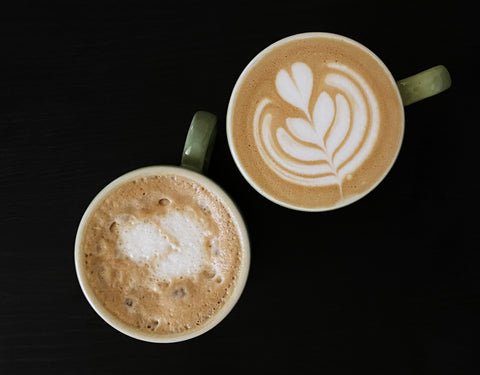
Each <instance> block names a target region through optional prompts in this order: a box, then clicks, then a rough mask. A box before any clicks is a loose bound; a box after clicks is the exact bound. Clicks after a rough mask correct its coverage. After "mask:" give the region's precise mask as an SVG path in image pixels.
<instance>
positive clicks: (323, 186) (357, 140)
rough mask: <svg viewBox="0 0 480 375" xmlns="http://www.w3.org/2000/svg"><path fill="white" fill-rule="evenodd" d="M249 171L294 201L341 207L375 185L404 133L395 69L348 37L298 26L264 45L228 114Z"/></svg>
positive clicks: (237, 153) (233, 142)
mask: <svg viewBox="0 0 480 375" xmlns="http://www.w3.org/2000/svg"><path fill="white" fill-rule="evenodd" d="M227 125H228V129H227V131H228V136H229V143H230V148H231V150H232V153H233V156H234V159H235V161H236V163H237V165H238V166H239V168H240V170H241V172H242V174H243V175H244V176H245V177H246V178H247V180H248V181H249V182H250V183H251V184H252V185H253V186H254V187H255V188H256V189H257V190H258V191H259V192H261V193H262V194H264V195H265V196H267V197H268V198H270V199H272V200H273V201H275V202H277V203H280V204H283V205H286V206H287V207H292V208H298V209H303V210H326V209H331V208H337V207H341V206H343V205H346V204H348V203H351V202H352V201H355V200H356V199H358V198H360V197H361V196H363V195H365V194H366V193H367V192H369V191H370V190H371V189H373V188H374V187H375V186H376V185H377V184H378V183H379V182H380V181H381V180H382V179H383V177H384V176H385V175H386V173H387V172H388V171H389V169H390V168H391V166H392V164H393V162H394V161H395V158H396V156H397V153H398V151H399V148H400V144H401V141H402V137H403V126H404V118H403V105H402V102H401V99H400V95H399V92H398V89H397V86H396V83H395V81H394V80H393V78H392V76H391V74H390V73H389V71H388V70H387V68H386V67H385V66H384V64H383V63H382V62H381V61H380V60H379V59H378V58H377V57H376V56H375V55H374V54H373V53H372V52H370V51H369V50H368V49H366V48H365V47H363V46H362V45H360V44H358V43H357V42H354V41H352V40H350V39H348V38H345V37H341V36H337V35H333V34H327V33H310V34H300V35H298V36H295V37H290V38H287V39H284V40H282V41H280V42H277V43H275V44H273V45H272V46H270V47H269V48H267V49H266V50H264V51H263V52H262V53H260V54H259V55H258V56H257V57H256V58H255V59H254V60H252V62H251V63H250V64H249V65H248V66H247V68H246V69H245V71H244V72H243V73H242V75H241V76H240V78H239V80H238V82H237V84H236V86H235V89H234V91H233V94H232V97H231V99H230V104H229V109H228V114H227Z"/></svg>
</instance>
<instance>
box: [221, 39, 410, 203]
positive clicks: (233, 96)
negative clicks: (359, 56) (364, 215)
mask: <svg viewBox="0 0 480 375" xmlns="http://www.w3.org/2000/svg"><path fill="white" fill-rule="evenodd" d="M319 37H320V38H322V37H323V38H332V39H339V40H342V41H345V42H347V43H351V44H353V45H355V46H357V47H359V48H360V49H362V50H364V51H365V52H367V53H368V54H369V55H371V56H372V57H373V58H374V60H376V61H377V62H378V64H379V65H380V66H381V67H382V68H383V69H384V71H385V72H386V73H387V76H388V78H389V80H390V81H391V82H392V84H393V87H394V89H395V92H396V94H397V98H398V100H399V102H400V103H401V108H402V111H401V116H402V118H401V123H402V130H401V134H400V139H399V144H398V148H397V150H396V153H395V155H394V157H393V159H392V162H391V163H390V165H389V166H388V168H386V169H385V172H384V173H383V175H382V176H381V177H380V178H379V179H378V180H377V181H376V182H375V183H374V184H373V185H372V186H370V188H369V189H368V190H367V191H365V192H363V193H362V194H359V195H354V196H352V197H350V199H347V200H342V202H340V203H339V204H337V205H334V206H331V207H303V206H297V205H294V204H289V203H286V202H283V201H281V200H279V199H277V198H275V197H273V196H271V195H270V194H268V193H267V192H265V190H263V189H262V188H261V187H260V186H259V185H258V184H257V183H256V182H255V181H254V180H253V178H251V177H250V175H249V174H248V173H247V171H246V170H245V169H244V168H243V166H242V163H241V162H240V160H239V157H238V155H237V152H236V150H235V147H234V142H233V135H232V126H231V123H232V115H233V114H232V112H233V107H234V102H235V99H236V95H237V93H238V91H239V89H240V87H241V85H242V82H243V80H244V78H245V76H246V75H247V74H248V73H249V72H250V70H251V69H252V68H253V67H254V66H255V65H256V64H257V62H258V61H259V60H260V59H262V57H263V56H264V55H266V54H267V53H269V52H270V51H272V50H273V49H275V48H276V47H278V46H280V45H282V44H285V43H288V42H290V41H292V40H299V39H307V38H319ZM226 128H227V129H226V130H227V141H228V148H229V149H230V153H231V155H232V157H233V160H234V162H235V164H236V166H237V168H238V170H239V171H240V173H241V174H242V176H243V178H245V180H246V181H247V182H248V183H249V184H250V186H252V187H253V188H254V189H255V190H256V191H257V192H258V193H260V194H261V195H262V196H263V197H265V198H267V199H268V200H270V201H272V202H273V203H276V204H278V205H279V206H283V207H285V208H289V209H292V210H297V211H304V212H325V211H333V210H336V209H339V208H342V207H345V206H348V205H350V204H352V203H354V202H356V201H358V200H360V199H362V198H364V197H365V196H366V195H368V194H369V193H370V192H371V191H372V190H374V189H375V188H376V187H377V186H378V185H379V184H380V183H381V182H382V181H383V180H384V179H385V177H386V176H387V175H388V173H389V172H390V170H391V169H392V167H393V165H394V164H395V161H396V160H397V158H398V155H399V153H400V149H401V147H402V143H403V139H404V135H405V107H404V105H403V103H402V99H401V96H400V91H399V89H398V86H397V84H396V81H395V79H394V77H393V75H392V73H391V72H390V69H388V67H387V66H386V65H385V63H384V62H383V61H382V60H381V59H380V58H379V57H378V56H377V55H376V54H375V53H374V52H373V51H371V50H370V49H369V48H367V47H366V46H365V45H363V44H361V43H360V42H357V41H356V40H354V39H351V38H349V37H346V36H344V35H340V34H336V33H331V32H320V31H319V32H317V31H315V32H305V33H299V34H294V35H290V36H287V37H285V38H282V39H279V40H277V41H276V42H274V43H272V44H270V45H268V46H267V47H265V48H264V49H263V50H261V51H260V52H259V53H258V54H257V55H256V56H255V57H254V58H253V59H251V60H250V62H249V63H248V64H247V65H246V66H245V68H244V69H243V70H242V72H241V73H240V75H239V77H238V78H237V80H236V82H235V85H234V87H233V90H232V93H231V95H230V99H229V102H228V108H227V114H226Z"/></svg>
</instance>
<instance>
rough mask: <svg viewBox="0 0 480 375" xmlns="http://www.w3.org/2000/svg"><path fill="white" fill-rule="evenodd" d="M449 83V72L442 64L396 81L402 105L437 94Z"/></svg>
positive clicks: (447, 86)
mask: <svg viewBox="0 0 480 375" xmlns="http://www.w3.org/2000/svg"><path fill="white" fill-rule="evenodd" d="M451 84H452V79H451V78H450V73H449V72H448V70H447V68H445V67H444V66H443V65H437V66H434V67H433V68H430V69H427V70H424V71H423V72H420V73H418V74H415V75H413V76H410V77H407V78H404V79H401V80H400V81H398V82H397V86H398V90H399V91H400V96H401V97H402V102H403V105H404V106H407V105H409V104H412V103H415V102H418V101H419V100H423V99H426V98H428V97H430V96H433V95H436V94H439V93H441V92H442V91H445V90H446V89H448V88H449V87H450V86H451Z"/></svg>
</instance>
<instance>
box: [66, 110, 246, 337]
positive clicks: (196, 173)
mask: <svg viewBox="0 0 480 375" xmlns="http://www.w3.org/2000/svg"><path fill="white" fill-rule="evenodd" d="M216 120H217V119H216V116H215V115H212V114H210V113H208V112H197V113H196V114H195V116H194V118H193V120H192V124H191V126H190V129H189V132H188V135H187V139H186V142H185V147H184V152H183V155H182V162H181V166H178V167H177V166H152V167H146V168H141V169H138V170H135V171H132V172H129V173H127V174H125V175H123V176H121V177H119V178H117V179H116V180H114V181H113V182H111V183H110V184H109V185H107V186H106V187H105V188H104V189H103V190H102V191H101V192H100V193H99V194H98V195H97V196H96V197H95V198H94V200H93V201H92V202H91V203H90V205H89V207H88V208H87V210H86V211H85V213H84V215H83V217H82V220H81V222H80V225H79V227H78V231H77V235H76V240H75V253H74V257H75V268H76V273H77V277H78V280H79V283H80V286H81V289H82V291H83V293H84V295H85V297H86V299H87V300H88V302H89V303H90V305H91V306H92V307H93V309H94V310H95V311H96V312H97V313H98V315H100V317H101V318H103V319H104V320H105V321H106V322H107V323H108V324H109V325H111V326H112V327H113V328H115V329H117V330H118V331H120V332H122V333H124V334H126V335H128V336H130V337H133V338H136V339H139V340H143V341H148V342H155V343H170V342H177V341H184V340H188V339H191V338H193V337H196V336H199V335H201V334H203V333H205V332H207V331H208V330H210V329H211V328H213V327H214V326H216V325H217V324H218V323H220V322H221V321H222V320H223V319H224V318H225V317H226V316H227V315H228V313H229V312H230V311H231V310H232V308H233V307H234V305H235V304H236V303H237V301H238V299H239V298H240V295H241V293H242V291H243V289H244V287H245V284H246V280H247V276H248V271H249V265H250V244H249V239H248V234H247V230H246V227H245V224H244V221H243V219H242V216H241V214H240V213H239V211H238V209H237V207H236V206H235V204H234V203H233V201H232V200H231V199H230V198H229V196H228V195H227V194H226V193H225V192H224V191H223V190H222V189H221V188H220V187H219V186H218V185H217V184H216V183H214V182H213V181H212V180H210V179H209V178H207V177H205V176H204V175H203V173H204V171H205V169H206V166H207V164H208V161H209V158H210V154H211V149H212V145H213V141H214V137H215V131H216ZM162 178H167V179H168V181H170V182H168V183H171V184H172V186H174V187H176V186H183V185H184V186H186V189H192V191H193V193H192V194H191V196H189V197H186V199H187V202H190V200H191V201H192V202H196V203H195V207H193V208H194V209H195V210H197V211H198V212H200V213H202V215H203V216H198V215H197V214H195V212H193V211H192V209H191V207H190V206H188V205H186V206H185V207H184V208H182V210H183V211H165V209H166V208H168V207H167V206H168V205H170V206H171V205H173V203H172V202H170V201H169V199H166V198H163V199H159V198H158V197H156V198H154V199H155V200H154V202H155V204H156V205H157V206H158V207H157V208H156V209H158V210H163V211H159V212H167V214H163V213H162V215H163V216H158V217H156V220H157V221H151V222H147V221H146V220H145V219H139V218H135V215H137V214H136V213H135V212H134V213H133V214H122V215H120V216H118V220H116V221H114V222H113V223H112V224H110V223H107V224H106V226H107V227H109V228H110V230H111V231H112V230H115V231H116V232H117V233H119V234H118V238H119V239H118V240H117V245H116V249H114V251H113V257H112V259H113V260H112V261H115V262H124V261H127V263H126V264H127V266H128V267H129V268H130V269H131V270H132V271H131V272H133V269H135V268H138V269H139V270H140V272H139V273H137V274H136V275H137V276H135V277H139V276H138V275H140V277H142V276H141V275H143V272H144V271H145V275H144V277H145V278H147V275H149V272H150V270H152V269H155V271H156V272H157V274H158V275H160V276H159V281H158V282H156V281H155V282H153V283H152V282H150V281H149V282H148V283H149V284H148V285H150V287H151V290H147V291H146V292H145V299H148V298H151V295H152V293H153V295H154V291H155V290H156V289H157V285H158V287H159V288H160V287H164V288H165V290H166V291H168V293H167V292H165V294H168V296H169V298H170V299H171V300H174V301H179V302H178V303H179V304H180V306H179V308H176V307H175V306H174V305H168V306H167V305H165V306H163V305H160V307H159V309H158V310H161V311H158V312H154V315H155V319H154V323H148V325H147V326H146V327H143V328H145V329H143V328H142V329H141V328H139V327H135V326H134V325H132V324H130V323H128V322H125V321H124V320H122V319H121V318H119V315H118V314H117V313H116V312H115V311H112V309H113V310H114V309H115V308H111V307H106V306H107V305H108V304H107V303H106V302H104V301H103V300H102V298H103V299H105V300H108V303H109V304H110V305H112V306H115V299H118V298H117V297H116V295H115V294H111V295H108V293H107V295H106V296H99V295H98V294H97V293H96V292H95V291H94V288H93V287H92V284H91V283H90V282H89V280H90V278H89V275H88V273H90V272H91V273H92V274H93V273H94V272H95V273H96V272H97V270H98V272H99V274H101V276H100V277H99V280H100V281H99V282H100V283H103V282H104V283H106V284H108V283H110V284H112V285H113V287H115V285H114V284H115V283H120V282H125V283H128V282H129V281H128V280H125V279H126V277H123V278H122V277H120V276H118V274H120V275H121V272H122V270H116V269H115V268H114V267H113V268H111V269H109V270H108V269H107V270H105V269H104V268H103V267H102V265H101V264H100V265H99V266H96V268H95V271H94V270H93V268H92V271H89V268H88V267H87V266H86V264H87V262H90V263H92V262H94V260H93V259H92V257H93V256H95V254H93V255H92V254H91V253H90V254H89V252H90V250H87V251H85V250H84V248H85V246H86V245H85V243H86V232H87V230H88V225H89V222H90V221H92V217H93V215H94V214H95V212H98V207H99V205H100V204H101V203H102V202H104V201H106V199H107V198H108V197H110V196H112V194H113V193H112V192H114V191H118V189H119V188H120V187H122V186H124V185H125V184H127V183H131V184H137V185H139V184H141V183H143V182H142V181H148V179H159V180H161V179H162ZM182 184H183V185H182ZM132 186H133V185H132ZM116 189H117V190H116ZM170 190H172V191H173V193H172V194H176V193H177V192H175V189H170ZM196 192H198V194H197V193H196ZM202 192H203V193H202ZM122 194H123V193H122ZM149 194H150V193H149ZM155 194H156V191H152V192H151V194H150V195H151V196H155ZM202 194H203V196H205V201H202V198H201V197H202ZM137 195H139V198H138V200H139V201H141V200H142V199H145V198H144V196H145V193H143V196H142V194H137ZM147 195H148V194H147ZM175 196H176V195H175ZM178 196H181V195H178ZM122 197H123V195H122ZM159 197H160V195H159ZM199 197H200V198H199ZM182 199H183V198H182ZM208 199H211V201H212V202H214V204H213V206H208V204H209V202H210V201H209V200H208ZM117 203H118V204H117ZM122 204H123V203H122V202H114V203H113V205H112V207H116V206H119V205H120V206H121V205H122ZM125 206H126V207H128V204H126V205H125ZM218 207H219V208H218ZM217 208H218V210H217ZM142 210H144V211H145V210H147V211H148V207H147V208H142ZM217 211H218V212H220V213H221V214H222V215H224V216H223V217H222V218H223V219H224V221H225V225H224V226H219V227H220V228H224V227H225V228H230V229H229V230H230V231H231V233H233V234H234V237H232V238H230V237H229V233H230V232H228V231H227V232H228V233H225V232H222V233H217V234H216V236H217V237H218V238H217V237H215V238H214V236H213V235H212V233H210V227H208V225H207V224H208V223H207V224H205V223H206V221H208V220H210V221H212V222H213V221H215V220H217V219H218V218H217V217H216V216H215V215H216V212H217ZM139 212H140V211H139ZM168 212H170V213H169V214H168ZM178 212H180V213H182V212H186V214H185V215H186V216H184V217H183V216H182V215H183V214H178ZM192 212H193V213H192ZM137 216H138V215H137ZM151 217H154V218H155V216H151ZM211 217H213V219H211ZM162 220H163V221H162ZM99 222H100V223H102V221H101V220H99ZM95 225H96V226H97V227H98V225H97V224H95ZM222 225H223V224H222ZM162 226H163V227H162ZM165 228H166V229H165ZM232 228H233V229H232ZM94 230H97V229H94ZM185 231H190V232H191V234H186V237H185V239H184V240H182V232H185ZM142 236H143V237H144V238H142ZM145 236H146V237H145ZM208 236H210V237H208ZM120 240H121V241H123V242H121V243H120V242H118V241H120ZM234 240H235V241H236V242H234ZM182 241H183V242H182ZM195 241H196V242H195ZM222 241H224V242H225V243H227V245H228V244H229V243H234V244H237V245H235V246H237V248H238V249H236V248H235V247H234V245H232V248H234V249H236V250H235V251H237V252H236V253H235V256H234V257H233V258H234V259H235V261H236V263H235V265H234V266H232V267H233V268H234V269H233V270H232V269H229V268H225V269H221V267H220V265H219V263H220V261H217V260H215V262H217V263H215V264H213V263H212V267H210V268H206V269H205V270H203V271H202V275H203V276H201V277H203V278H204V280H206V281H205V283H210V284H209V285H213V287H210V286H209V287H208V292H209V293H210V290H211V289H212V290H213V291H212V293H213V292H215V291H216V290H220V292H221V293H222V294H221V298H222V299H221V303H220V302H218V303H217V302H215V301H214V302H215V303H212V304H213V305H214V306H213V307H212V308H210V307H208V306H207V305H208V303H210V301H209V300H207V299H205V300H203V298H202V297H201V296H200V297H198V298H197V299H196V300H195V301H193V302H194V303H192V302H189V303H188V304H187V302H185V303H184V302H183V301H182V299H184V300H186V298H187V297H189V293H190V290H191V289H192V288H193V289H195V288H196V286H195V280H196V278H197V276H196V275H195V274H194V272H200V271H198V270H197V269H196V268H195V267H197V268H199V267H201V266H202V264H201V262H202V259H201V258H199V254H198V252H199V250H198V249H197V248H196V246H197V243H198V244H201V243H207V242H208V244H209V247H210V248H212V254H211V259H214V257H215V256H217V255H218V253H220V252H221V251H222V250H223V249H222V248H221V246H223V245H222ZM135 242H139V243H141V244H142V246H141V248H139V249H137V248H135V246H136V245H135ZM192 244H193V245H192ZM227 245H225V246H227ZM102 246H108V243H107V245H105V241H104V240H103V239H100V241H96V242H94V245H93V247H94V248H96V247H98V248H101V247H102ZM159 251H164V252H165V253H164V254H160V255H158V254H153V253H155V252H159ZM93 253H95V250H93ZM152 254H153V256H157V255H158V256H157V258H158V259H157V261H156V263H154V262H153V261H151V259H152ZM220 256H221V255H220ZM122 259H123V260H122ZM125 259H126V260H125ZM149 259H150V260H149ZM222 259H223V258H222ZM132 260H133V261H132ZM178 260H180V262H183V263H184V264H176V263H175V262H176V261H178ZM128 262H129V263H128ZM148 262H150V264H149V265H148V266H147V268H142V267H144V265H145V264H146V263H148ZM137 263H138V264H139V265H138V264H137ZM119 264H120V263H119ZM130 265H133V266H130ZM92 267H93V266H92ZM215 267H216V268H215ZM232 267H230V268H232ZM143 270H144V271H143ZM192 270H193V271H192ZM107 271H108V272H107ZM129 272H130V271H129ZM189 272H190V273H192V272H193V276H192V277H191V279H192V280H193V281H192V280H187V279H188V278H189V277H190V276H188V275H190V274H189ZM229 272H230V273H231V274H232V275H233V276H232V277H231V280H230V281H229V282H228V283H229V284H228V285H226V283H227V281H228V280H226V279H227V278H228V277H229V276H228V275H230V273H229ZM184 274H187V276H184ZM165 275H166V276H168V277H170V278H176V279H178V280H180V281H178V282H179V283H180V284H179V285H185V286H180V287H175V285H174V282H172V281H169V282H166V281H164V280H163V279H162V277H164V276H165ZM149 277H150V276H149ZM198 278H200V276H198ZM202 280H203V279H202ZM187 281H188V283H189V284H188V283H187ZM169 283H170V284H172V285H169ZM182 283H184V284H182ZM224 284H225V285H224ZM107 287H108V288H110V290H112V288H111V285H108V286H107ZM129 287H130V288H131V289H132V290H133V289H135V288H134V287H132V286H129ZM142 288H144V287H143V286H142ZM214 288H217V289H214ZM137 289H139V288H137ZM197 289H198V288H197ZM200 289H201V288H200ZM206 291H207V289H206V288H204V290H203V292H204V293H205V295H206V293H207V292H206ZM132 293H133V294H132V297H131V298H130V297H128V298H123V297H122V298H123V299H122V300H121V301H120V304H119V306H120V308H121V309H124V310H125V311H128V310H129V309H132V308H134V307H135V305H136V304H138V306H139V310H138V311H144V310H146V307H142V306H141V304H140V303H139V301H140V299H141V298H143V296H140V297H139V294H138V293H137V291H135V290H133V291H132ZM212 293H210V294H212ZM190 294H192V293H190ZM219 301H220V300H219ZM110 305H108V306H110ZM192 305H193V307H192ZM182 306H184V307H185V309H187V306H188V308H190V309H192V315H195V313H196V311H195V309H196V308H197V306H200V307H202V308H203V307H204V306H206V307H205V309H207V308H208V309H210V310H209V311H210V313H211V314H210V315H211V316H207V315H208V314H205V313H204V312H201V311H199V312H198V314H197V315H198V316H200V315H201V314H203V316H204V317H205V316H207V317H206V318H205V319H204V321H202V322H201V323H200V319H198V320H197V324H195V322H193V323H192V324H190V323H186V324H184V326H182V327H180V328H182V329H181V330H177V332H167V333H161V334H158V333H156V332H154V329H155V328H156V326H155V325H160V323H164V322H166V321H167V320H171V321H172V322H175V321H178V319H177V317H176V316H175V314H176V312H180V313H183V311H184V310H183V307H182ZM200 307H198V308H200ZM142 309H143V310H142ZM134 321H135V319H134ZM160 321H162V322H160ZM171 324H172V325H173V324H174V323H170V321H169V322H168V326H170V325H171ZM182 324H183V323H182Z"/></svg>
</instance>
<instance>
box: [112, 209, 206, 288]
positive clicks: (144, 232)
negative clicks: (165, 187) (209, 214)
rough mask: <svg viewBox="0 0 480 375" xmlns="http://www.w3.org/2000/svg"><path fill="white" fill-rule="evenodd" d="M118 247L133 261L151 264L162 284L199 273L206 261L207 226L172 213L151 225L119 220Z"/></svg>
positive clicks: (189, 216) (192, 217) (151, 222)
mask: <svg viewBox="0 0 480 375" xmlns="http://www.w3.org/2000/svg"><path fill="white" fill-rule="evenodd" d="M117 226H118V234H119V238H118V242H117V246H118V249H119V250H120V252H121V253H123V254H124V255H125V256H127V257H128V258H130V259H131V260H133V261H135V262H137V263H140V264H146V263H149V264H150V265H151V267H152V269H153V272H154V274H155V276H156V277H157V278H158V279H161V280H170V279H172V278H175V277H181V276H184V277H188V276H192V275H195V274H197V273H199V272H200V271H201V270H202V267H203V265H204V263H205V261H206V254H207V249H206V246H205V243H206V241H205V233H207V231H206V227H205V225H204V224H203V223H202V222H201V221H199V220H198V219H196V218H195V216H194V215H192V214H190V213H186V212H178V211H171V212H168V213H166V214H165V215H163V216H157V217H155V218H153V219H152V220H150V221H140V220H138V219H137V218H135V217H129V218H128V220H125V218H119V220H118V221H117Z"/></svg>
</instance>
